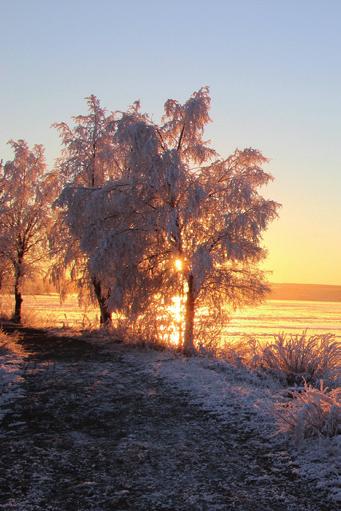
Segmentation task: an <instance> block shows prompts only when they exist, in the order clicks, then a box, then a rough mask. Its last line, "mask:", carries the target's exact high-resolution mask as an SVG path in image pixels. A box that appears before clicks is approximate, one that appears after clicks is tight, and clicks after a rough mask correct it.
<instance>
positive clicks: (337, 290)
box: [268, 283, 341, 302]
mask: <svg viewBox="0 0 341 511" xmlns="http://www.w3.org/2000/svg"><path fill="white" fill-rule="evenodd" d="M270 287H271V293H270V294H269V296H268V299H269V300H302V301H303V300H307V301H315V302H341V286H332V285H324V284H279V283H271V284H270Z"/></svg>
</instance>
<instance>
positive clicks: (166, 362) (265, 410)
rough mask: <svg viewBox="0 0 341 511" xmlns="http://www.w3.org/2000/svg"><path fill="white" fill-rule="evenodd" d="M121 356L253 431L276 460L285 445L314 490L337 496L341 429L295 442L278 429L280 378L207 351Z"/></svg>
mask: <svg viewBox="0 0 341 511" xmlns="http://www.w3.org/2000/svg"><path fill="white" fill-rule="evenodd" d="M126 357H127V360H128V361H129V363H132V364H135V365H136V366H138V367H139V369H140V370H141V369H142V370H144V371H145V372H146V373H151V374H153V375H157V376H158V377H160V378H162V379H164V380H165V381H167V382H168V383H169V384H171V385H172V386H174V387H176V388H177V389H179V390H181V391H183V392H186V393H187V394H188V396H189V397H190V399H191V401H193V402H194V403H196V404H199V405H200V406H202V407H203V409H205V410H206V411H209V412H214V413H215V414H218V415H219V416H221V417H223V418H224V419H225V420H228V422H229V423H232V424H233V425H235V426H236V427H239V428H242V429H244V430H250V431H257V433H258V434H259V439H261V440H260V441H261V442H262V443H263V446H264V449H269V456H272V458H273V459H272V461H273V462H274V463H275V464H279V465H281V463H288V459H287V457H286V456H285V457H284V458H283V459H281V456H283V452H285V450H286V449H288V452H289V454H290V456H291V459H292V462H293V463H294V464H295V465H296V466H295V467H294V468H293V471H294V472H296V471H297V473H298V474H299V475H300V476H302V477H303V478H307V479H309V480H310V481H313V482H314V484H315V485H316V489H317V490H320V489H322V490H325V491H327V493H328V494H329V496H330V497H331V499H332V500H333V501H335V502H341V435H338V436H337V437H334V438H332V439H328V438H321V439H316V438H313V439H307V440H305V443H304V444H303V445H302V446H300V447H297V446H295V445H294V444H293V443H292V441H291V439H290V438H288V437H287V436H286V435H284V434H280V433H279V432H278V427H277V424H276V418H275V417H276V415H275V411H274V405H275V403H277V402H279V401H283V395H285V393H286V391H285V389H283V387H282V386H280V384H279V383H276V382H275V381H274V380H272V379H271V378H264V379H263V378H260V377H259V376H257V375H256V374H254V373H252V372H248V371H247V370H246V369H243V368H242V369H239V368H235V367H233V366H231V365H230V364H228V363H227V362H223V361H216V360H212V359H209V358H206V357H192V358H185V357H182V356H180V355H178V354H174V353H172V352H157V351H153V350H150V351H147V352H144V353H141V352H139V353H138V354H136V355H135V354H131V353H129V354H128V355H127V356H126ZM274 458H276V459H274ZM292 462H291V461H289V463H292Z"/></svg>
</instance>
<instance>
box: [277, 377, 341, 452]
mask: <svg viewBox="0 0 341 511" xmlns="http://www.w3.org/2000/svg"><path fill="white" fill-rule="evenodd" d="M277 416H278V419H279V424H280V428H281V430H282V431H289V432H291V433H292V434H293V435H294V438H295V441H296V443H297V444H299V443H301V442H302V441H303V440H304V438H308V437H316V436H325V437H332V436H336V435H338V434H340V433H341V389H340V388H339V389H334V390H330V391H329V390H328V388H324V387H323V382H321V384H320V388H319V389H317V388H315V387H312V386H311V385H308V384H305V385H304V388H303V390H301V391H295V392H293V399H292V400H291V401H290V402H289V403H285V404H283V403H281V404H279V405H278V406H277Z"/></svg>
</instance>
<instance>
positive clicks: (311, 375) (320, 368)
mask: <svg viewBox="0 0 341 511" xmlns="http://www.w3.org/2000/svg"><path fill="white" fill-rule="evenodd" d="M235 349H236V350H237V352H238V351H239V353H241V356H242V359H243V361H244V362H245V363H246V364H247V365H250V366H252V367H254V368H256V367H261V368H263V369H266V370H268V371H271V372H272V373H274V374H275V375H277V376H279V377H281V378H282V379H284V380H286V382H287V383H288V384H289V385H293V384H299V385H301V384H302V383H303V382H307V383H311V384H315V385H316V384H318V382H319V381H320V380H321V379H323V380H325V381H327V382H328V384H329V385H332V386H336V383H337V381H339V380H340V372H341V364H340V362H341V345H340V342H339V341H337V340H336V339H335V336H334V335H332V334H324V335H312V336H309V335H307V332H306V331H305V332H303V333H302V334H297V335H293V334H291V335H285V334H278V335H276V336H275V340H274V342H272V343H262V342H260V341H258V340H257V339H255V338H251V339H248V340H247V341H244V342H243V343H241V344H240V345H237V346H236V348H235Z"/></svg>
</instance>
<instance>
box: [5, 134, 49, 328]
mask: <svg viewBox="0 0 341 511" xmlns="http://www.w3.org/2000/svg"><path fill="white" fill-rule="evenodd" d="M9 144H10V145H11V146H12V149H13V151H14V158H13V160H11V161H7V162H6V163H5V164H4V165H3V164H1V165H0V260H1V261H2V263H1V270H2V271H3V273H4V274H5V273H7V274H8V273H10V274H11V276H12V277H13V281H14V299H15V306H14V312H13V320H14V321H16V322H19V323H20V321H21V304H22V301H23V298H22V293H21V289H22V283H23V280H24V279H25V277H28V276H29V275H31V274H32V272H33V270H34V269H36V268H37V266H39V264H41V262H42V260H43V259H44V258H45V257H46V255H45V254H46V249H47V234H48V231H49V229H50V227H51V215H50V204H51V201H52V200H53V195H54V191H55V177H54V175H53V174H52V173H48V172H47V170H46V164H45V157H44V149H43V147H42V146H41V145H35V146H34V147H33V148H32V149H30V148H29V147H28V145H27V143H26V142H25V141H24V140H18V141H13V140H11V141H10V142H9ZM1 270H0V271H1Z"/></svg>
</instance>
